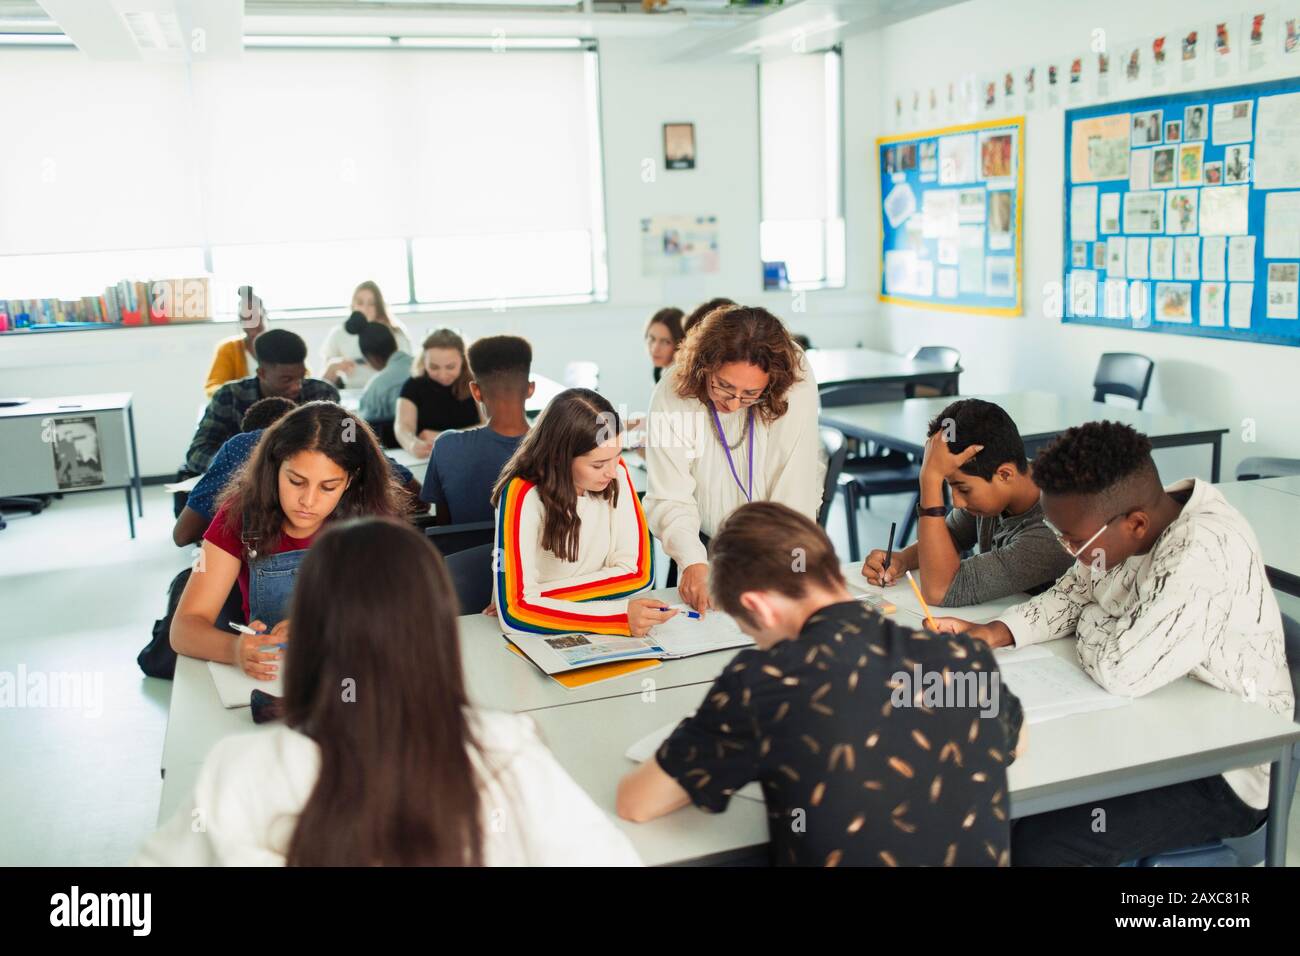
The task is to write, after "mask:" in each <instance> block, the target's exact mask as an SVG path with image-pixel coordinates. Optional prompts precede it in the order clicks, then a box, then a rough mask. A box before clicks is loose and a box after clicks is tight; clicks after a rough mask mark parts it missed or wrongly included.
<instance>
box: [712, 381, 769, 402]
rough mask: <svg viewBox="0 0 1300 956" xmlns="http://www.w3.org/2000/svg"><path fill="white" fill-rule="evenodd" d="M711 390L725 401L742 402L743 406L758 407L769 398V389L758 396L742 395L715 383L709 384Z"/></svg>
mask: <svg viewBox="0 0 1300 956" xmlns="http://www.w3.org/2000/svg"><path fill="white" fill-rule="evenodd" d="M709 388H711V389H713V393H714V394H715V395H717V396H718V397H719V398H721V399H722V400H723V401H726V402H740V404H742V405H757V404H758V403H759V402H761V401H763V399H765V398H767V389H763V390H762V391H761V392H759V393H758V394H757V395H742V394H739V393H737V392H733V391H732V390H731V389H729V388H723V387H722V386H721V385H719V384H718V383H717V382H715V381H710V382H709Z"/></svg>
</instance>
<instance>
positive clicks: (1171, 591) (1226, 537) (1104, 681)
mask: <svg viewBox="0 0 1300 956" xmlns="http://www.w3.org/2000/svg"><path fill="white" fill-rule="evenodd" d="M1165 491H1166V492H1168V493H1169V494H1170V495H1172V496H1173V497H1174V498H1176V499H1178V500H1179V501H1184V502H1185V503H1184V504H1183V510H1182V513H1181V514H1179V516H1178V517H1177V518H1175V519H1174V521H1173V522H1172V523H1171V524H1170V525H1169V527H1168V528H1166V529H1165V530H1164V531H1163V532H1162V533H1161V535H1160V537H1159V538H1157V539H1156V543H1155V545H1154V546H1153V547H1152V549H1151V550H1150V551H1149V552H1148V553H1146V554H1141V555H1134V556H1133V557H1131V558H1129V559H1128V560H1127V561H1125V562H1123V563H1122V564H1120V565H1117V566H1116V567H1113V568H1110V569H1109V570H1107V571H1105V572H1104V573H1101V574H1097V573H1096V572H1094V571H1093V569H1092V567H1091V566H1090V565H1084V564H1080V563H1078V562H1075V564H1074V566H1073V567H1072V568H1071V569H1070V570H1069V571H1067V572H1066V573H1065V574H1064V575H1062V576H1061V579H1060V580H1059V581H1057V582H1056V584H1054V585H1053V586H1052V587H1051V589H1050V590H1047V591H1044V592H1043V593H1042V594H1040V595H1038V596H1037V597H1035V598H1031V599H1030V600H1028V601H1026V602H1025V603H1023V604H1018V605H1016V606H1015V607H1013V608H1010V609H1009V610H1007V611H1006V612H1004V613H1003V614H1002V616H1001V617H999V618H998V620H1000V621H1002V622H1003V623H1004V624H1006V625H1007V627H1009V628H1010V629H1011V634H1012V636H1013V637H1014V638H1015V641H1016V645H1017V646H1023V645H1025V644H1036V643H1039V642H1041V641H1050V640H1053V639H1055V638H1058V637H1068V636H1069V635H1071V634H1074V635H1076V636H1077V637H1078V652H1079V663H1080V664H1081V665H1082V666H1083V669H1084V670H1085V671H1087V672H1088V674H1089V675H1090V676H1091V677H1092V678H1093V680H1095V681H1096V682H1097V683H1098V684H1100V685H1101V686H1102V687H1104V688H1105V689H1106V690H1108V691H1110V692H1111V693H1112V694H1120V695H1122V696H1125V697H1141V696H1143V695H1144V694H1149V693H1151V691H1153V690H1158V689H1159V688H1161V687H1164V686H1165V685H1166V684H1169V683H1172V682H1173V681H1176V680H1178V679H1179V678H1180V677H1186V676H1187V675H1189V674H1190V675H1191V676H1192V677H1195V678H1196V679H1197V680H1202V681H1204V682H1205V683H1207V684H1209V685H1210V686H1212V687H1217V688H1219V689H1220V690H1225V691H1227V692H1228V693H1230V694H1236V695H1237V696H1239V697H1241V698H1242V699H1243V700H1248V701H1251V702H1253V703H1258V704H1261V705H1263V706H1265V707H1267V708H1268V709H1269V710H1271V711H1273V712H1274V713H1276V714H1284V715H1286V716H1288V717H1289V716H1291V715H1292V713H1293V711H1294V708H1295V698H1294V695H1293V693H1292V690H1291V677H1290V672H1289V671H1288V670H1287V662H1286V645H1285V643H1284V639H1283V635H1282V615H1281V612H1280V611H1279V610H1278V606H1277V598H1276V597H1274V595H1273V589H1272V588H1271V587H1270V586H1269V583H1268V578H1267V577H1266V576H1265V574H1264V561H1263V559H1262V558H1261V557H1260V553H1259V542H1258V541H1257V540H1256V538H1255V532H1254V531H1253V530H1251V527H1250V524H1249V523H1248V522H1247V521H1246V519H1245V518H1243V517H1242V515H1241V513H1240V512H1239V511H1237V509H1236V508H1234V507H1232V505H1230V504H1228V502H1227V500H1226V499H1225V498H1224V497H1223V495H1222V494H1220V493H1219V491H1218V490H1217V489H1216V488H1215V487H1214V486H1213V485H1210V484H1207V483H1206V482H1204V481H1200V480H1197V479H1191V478H1189V479H1185V480H1183V481H1180V482H1177V483H1176V484H1173V485H1170V486H1169V487H1168V488H1166V489H1165ZM1223 776H1224V779H1226V780H1227V781H1228V783H1229V784H1230V785H1231V786H1232V789H1233V790H1234V791H1236V793H1237V795H1238V796H1239V797H1241V799H1242V800H1244V801H1245V802H1246V803H1248V804H1250V805H1251V806H1252V807H1255V808H1256V809H1263V808H1264V807H1266V806H1268V765H1267V764H1263V765H1261V766H1258V767H1249V768H1246V769H1241V770H1231V771H1229V772H1228V773H1225V774H1224V775H1223Z"/></svg>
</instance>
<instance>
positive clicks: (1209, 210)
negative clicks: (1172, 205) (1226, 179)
mask: <svg viewBox="0 0 1300 956" xmlns="http://www.w3.org/2000/svg"><path fill="white" fill-rule="evenodd" d="M1249 203H1250V187H1249V186H1208V187H1206V188H1205V189H1202V190H1201V229H1200V232H1201V235H1203V236H1241V235H1245V234H1246V232H1247V231H1248V229H1247V220H1248V212H1249V208H1250V207H1249Z"/></svg>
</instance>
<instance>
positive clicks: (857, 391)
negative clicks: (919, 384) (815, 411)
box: [817, 382, 907, 408]
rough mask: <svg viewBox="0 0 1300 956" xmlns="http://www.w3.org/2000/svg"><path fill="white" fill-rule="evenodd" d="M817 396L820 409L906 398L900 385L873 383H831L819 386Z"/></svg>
mask: <svg viewBox="0 0 1300 956" xmlns="http://www.w3.org/2000/svg"><path fill="white" fill-rule="evenodd" d="M817 394H818V396H820V398H821V403H822V408H843V407H844V406H845V405H870V404H873V403H875V402H896V401H899V400H900V399H903V398H906V397H907V396H906V394H905V393H904V391H903V386H901V385H880V384H877V383H875V382H848V383H841V382H833V383H830V384H827V385H819V386H818V387H817Z"/></svg>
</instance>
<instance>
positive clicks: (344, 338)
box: [321, 279, 411, 388]
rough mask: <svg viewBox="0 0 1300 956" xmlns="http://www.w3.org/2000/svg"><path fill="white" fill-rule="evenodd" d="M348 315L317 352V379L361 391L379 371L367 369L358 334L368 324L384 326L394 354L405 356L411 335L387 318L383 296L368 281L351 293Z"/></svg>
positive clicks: (399, 321) (398, 322)
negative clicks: (319, 370) (322, 368)
mask: <svg viewBox="0 0 1300 956" xmlns="http://www.w3.org/2000/svg"><path fill="white" fill-rule="evenodd" d="M351 312H352V314H351V315H350V316H349V317H348V320H347V321H346V322H344V323H343V324H342V325H336V326H335V327H334V328H333V329H331V330H330V334H329V335H328V336H326V338H325V345H324V347H323V348H322V349H321V355H322V356H323V359H324V363H325V371H324V372H322V373H321V378H323V379H324V380H325V381H327V382H330V383H333V384H339V385H342V386H343V387H345V388H365V386H366V384H367V383H368V382H369V381H370V380H371V379H372V378H374V376H375V375H376V373H378V372H379V369H377V368H375V367H373V366H372V365H370V363H369V362H368V361H367V360H366V357H365V353H364V352H362V350H361V330H362V329H363V328H365V326H366V324H367V323H369V322H378V323H379V324H380V325H386V326H388V328H389V329H390V330H391V331H392V333H393V338H395V339H396V340H397V348H398V350H399V351H401V352H405V353H407V354H408V355H409V354H410V353H411V332H410V330H409V329H408V328H407V327H406V326H405V325H403V324H402V322H401V320H400V319H395V318H393V317H392V316H390V315H389V314H388V306H387V304H386V303H385V302H384V294H383V293H382V292H380V291H379V286H378V285H377V284H376V283H375V282H373V281H371V280H369V279H367V280H366V281H365V282H362V283H361V284H360V285H358V286H357V287H356V289H355V290H353V292H352V306H351Z"/></svg>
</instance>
